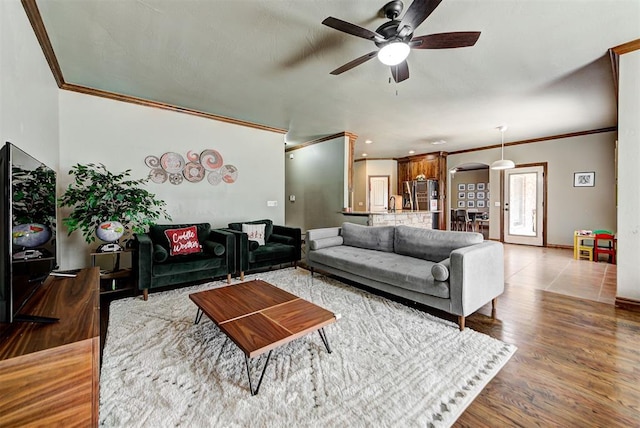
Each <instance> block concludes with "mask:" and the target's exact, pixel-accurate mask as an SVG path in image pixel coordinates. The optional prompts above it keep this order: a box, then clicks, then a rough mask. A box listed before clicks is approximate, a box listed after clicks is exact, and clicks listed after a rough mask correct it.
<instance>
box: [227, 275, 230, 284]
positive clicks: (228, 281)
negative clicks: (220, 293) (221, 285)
mask: <svg viewBox="0 0 640 428" xmlns="http://www.w3.org/2000/svg"><path fill="white" fill-rule="evenodd" d="M227 284H231V274H230V273H228V274H227Z"/></svg>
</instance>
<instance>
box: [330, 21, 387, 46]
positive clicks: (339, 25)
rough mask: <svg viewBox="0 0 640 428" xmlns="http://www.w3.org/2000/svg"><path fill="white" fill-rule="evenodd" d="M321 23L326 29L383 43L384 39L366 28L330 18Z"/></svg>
mask: <svg viewBox="0 0 640 428" xmlns="http://www.w3.org/2000/svg"><path fill="white" fill-rule="evenodd" d="M322 23H323V24H324V25H326V26H327V27H331V28H333V29H335V30H338V31H342V32H343V33H347V34H351V35H352V36H357V37H362V38H363V39H367V40H377V41H384V38H383V37H382V36H381V35H380V34H378V33H376V32H374V31H371V30H367V29H366V28H362V27H359V26H357V25H355V24H351V23H350V22H347V21H343V20H341V19H338V18H334V17H332V16H330V17H328V18H326V19H325V20H324V21H322Z"/></svg>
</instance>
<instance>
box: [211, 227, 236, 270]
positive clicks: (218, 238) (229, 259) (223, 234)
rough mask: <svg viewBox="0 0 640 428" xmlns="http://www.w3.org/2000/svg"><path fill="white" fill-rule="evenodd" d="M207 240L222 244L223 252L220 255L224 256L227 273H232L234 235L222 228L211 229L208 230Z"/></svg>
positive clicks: (234, 252)
mask: <svg viewBox="0 0 640 428" xmlns="http://www.w3.org/2000/svg"><path fill="white" fill-rule="evenodd" d="M209 241H212V242H215V243H218V244H222V245H223V246H224V248H225V251H224V254H223V255H222V256H221V257H224V258H225V259H226V260H225V262H226V264H227V267H228V268H229V271H228V272H229V273H233V272H235V270H236V237H235V235H234V234H233V233H231V232H229V231H227V230H222V229H212V230H211V232H209Z"/></svg>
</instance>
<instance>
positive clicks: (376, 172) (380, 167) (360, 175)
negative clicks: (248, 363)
mask: <svg viewBox="0 0 640 428" xmlns="http://www.w3.org/2000/svg"><path fill="white" fill-rule="evenodd" d="M353 175H354V180H353V187H354V207H353V208H354V211H368V210H369V177H370V176H384V175H388V176H389V197H391V195H394V194H395V192H396V187H398V162H397V161H395V160H393V159H373V160H369V159H367V160H361V161H358V162H354V169H353ZM360 204H362V205H360Z"/></svg>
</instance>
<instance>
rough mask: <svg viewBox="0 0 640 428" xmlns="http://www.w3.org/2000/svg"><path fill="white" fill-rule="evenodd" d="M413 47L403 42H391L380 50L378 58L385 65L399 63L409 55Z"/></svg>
mask: <svg viewBox="0 0 640 428" xmlns="http://www.w3.org/2000/svg"><path fill="white" fill-rule="evenodd" d="M410 51H411V48H410V47H409V45H408V44H406V43H403V42H391V43H388V44H386V45H384V46H383V47H382V48H380V50H379V51H378V59H379V60H380V62H381V63H383V64H384V65H398V64H400V63H401V62H402V61H404V60H405V59H407V57H408V56H409V52H410Z"/></svg>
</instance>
